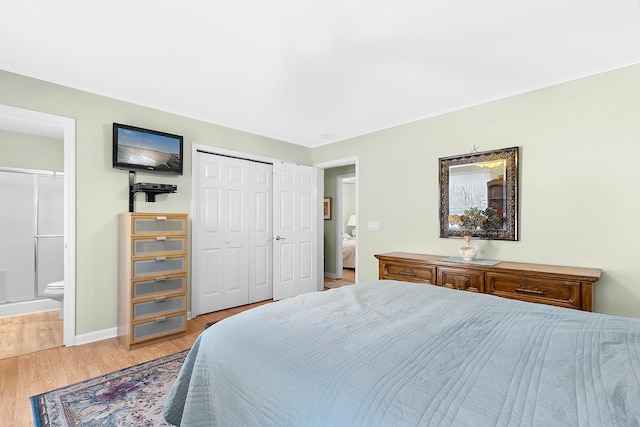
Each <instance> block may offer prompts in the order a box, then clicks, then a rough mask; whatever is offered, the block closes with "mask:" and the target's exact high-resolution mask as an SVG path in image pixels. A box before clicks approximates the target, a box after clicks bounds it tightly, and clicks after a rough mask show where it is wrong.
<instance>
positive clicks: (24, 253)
mask: <svg viewBox="0 0 640 427" xmlns="http://www.w3.org/2000/svg"><path fill="white" fill-rule="evenodd" d="M0 206H2V207H0V317H2V314H3V313H2V312H3V310H2V308H3V307H4V308H7V307H6V306H7V305H13V303H23V304H22V305H23V306H24V307H25V308H24V309H22V310H21V313H20V314H26V313H28V312H36V311H41V310H42V309H49V308H58V307H59V305H58V304H57V303H56V302H54V301H52V300H49V299H46V298H45V297H44V291H45V288H46V287H47V284H49V283H51V282H55V281H58V280H63V279H64V177H63V174H61V173H59V172H58V173H56V172H47V171H35V170H26V169H9V168H0ZM28 302H32V304H29V303H28ZM12 312H13V311H12Z"/></svg>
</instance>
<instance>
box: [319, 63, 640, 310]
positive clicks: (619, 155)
mask: <svg viewBox="0 0 640 427" xmlns="http://www.w3.org/2000/svg"><path fill="white" fill-rule="evenodd" d="M638 94H640V65H634V66H630V67H626V68H623V69H619V70H615V71H611V72H607V73H603V74H599V75H596V76H591V77H588V78H582V79H579V80H575V81H572V82H569V83H564V84H559V85H556V86H553V87H549V88H545V89H541V90H536V91H533V92H529V93H525V94H522V95H518V96H513V97H509V98H506V99H502V100H498V101H494V102H490V103H487V104H483V105H479V106H476V107H473V108H467V109H464V110H461V111H456V112H453V113H449V114H444V115H441V116H437V117H433V118H429V119H425V120H421V121H418V122H414V123H410V124H407V125H403V126H398V127H395V128H391V129H387V130H383V131H380V132H375V133H373V134H370V135H365V136H362V137H358V138H353V139H351V140H349V141H343V142H339V143H335V144H331V145H327V146H323V147H318V148H315V149H313V151H312V160H313V162H314V163H316V164H318V163H323V162H328V161H331V160H335V159H342V158H350V157H353V156H358V180H359V187H358V191H359V197H360V204H359V215H360V218H359V219H360V223H361V224H366V223H367V222H368V221H379V223H380V231H379V232H373V231H368V230H367V229H366V227H362V226H360V227H358V243H359V247H358V262H359V263H358V266H359V272H358V274H359V276H358V279H359V281H367V280H373V279H376V278H377V274H378V271H377V262H376V261H377V260H376V259H375V258H374V254H376V253H382V252H390V251H407V252H419V253H428V254H437V255H445V256H452V255H456V252H457V247H458V245H459V244H460V240H458V239H441V238H439V237H438V236H439V233H438V209H439V200H438V195H439V191H438V189H439V187H438V159H439V158H441V157H447V156H453V155H459V154H465V153H469V152H471V150H472V147H473V146H474V145H477V146H479V150H480V151H486V150H492V149H497V148H505V147H513V146H519V147H520V218H519V229H520V240H519V241H516V242H510V241H492V240H487V241H478V240H476V244H477V246H478V247H479V257H481V258H488V259H499V260H508V261H520V262H533V263H545V264H558V265H572V266H583V267H596V268H601V269H602V271H603V273H602V278H601V280H600V281H599V282H598V283H597V284H596V287H595V310H596V311H598V312H601V313H609V314H616V315H622V316H629V317H640V269H638V263H637V261H636V260H635V259H634V256H635V255H634V251H632V252H631V253H629V251H628V250H629V249H631V248H633V245H634V244H635V243H636V241H637V236H638V232H637V231H636V230H635V229H634V228H633V225H632V224H633V221H634V218H635V217H634V215H635V214H636V213H638V212H640V192H639V191H638V189H637V183H638V182H640V167H638V159H639V158H640V96H638Z"/></svg>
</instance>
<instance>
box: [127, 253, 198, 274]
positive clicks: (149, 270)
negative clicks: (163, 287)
mask: <svg viewBox="0 0 640 427" xmlns="http://www.w3.org/2000/svg"><path fill="white" fill-rule="evenodd" d="M184 268H185V258H184V257H177V258H168V257H157V258H154V259H142V260H137V261H133V275H134V276H135V277H138V276H146V275H149V274H167V273H180V272H182V271H184Z"/></svg>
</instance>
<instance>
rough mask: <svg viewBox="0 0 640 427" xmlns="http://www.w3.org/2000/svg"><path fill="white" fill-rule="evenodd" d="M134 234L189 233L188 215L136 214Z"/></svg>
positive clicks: (133, 226) (133, 219)
mask: <svg viewBox="0 0 640 427" xmlns="http://www.w3.org/2000/svg"><path fill="white" fill-rule="evenodd" d="M132 221H133V224H132V234H133V235H134V236H135V235H140V234H142V235H144V234H187V218H186V216H184V217H183V216H177V217H172V216H166V215H158V216H153V215H149V216H136V217H132Z"/></svg>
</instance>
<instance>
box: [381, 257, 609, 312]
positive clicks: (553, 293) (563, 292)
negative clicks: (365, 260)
mask: <svg viewBox="0 0 640 427" xmlns="http://www.w3.org/2000/svg"><path fill="white" fill-rule="evenodd" d="M375 257H376V258H378V260H379V269H378V277H379V278H380V279H392V280H402V281H405V282H418V283H428V284H431V285H436V286H444V287H447V288H451V289H459V290H465V291H471V292H482V293H485V294H491V295H495V296H499V297H504V298H512V299H517V300H521V301H528V302H534V303H538V304H548V305H555V306H558V307H566V308H573V309H577V310H584V311H593V285H594V284H595V283H596V282H597V281H598V280H599V279H600V274H601V270H599V269H596V268H580V267H563V266H557V265H543V264H528V263H521V262H507V261H502V262H500V263H499V264H497V265H494V266H486V265H480V264H472V263H458V262H445V261H441V260H442V259H444V258H446V257H445V256H438V255H424V254H413V253H405V252H391V253H386V254H378V255H375Z"/></svg>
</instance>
